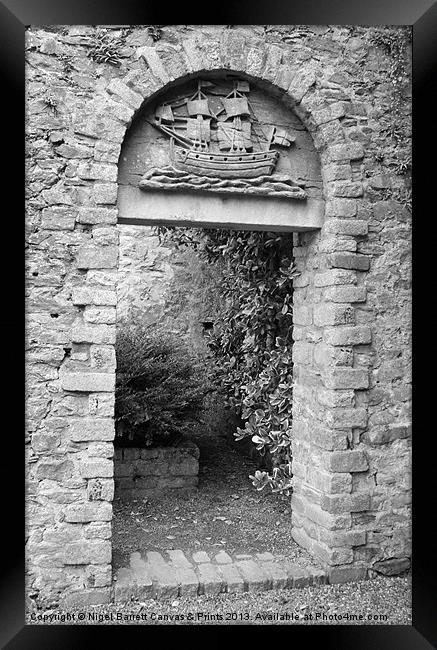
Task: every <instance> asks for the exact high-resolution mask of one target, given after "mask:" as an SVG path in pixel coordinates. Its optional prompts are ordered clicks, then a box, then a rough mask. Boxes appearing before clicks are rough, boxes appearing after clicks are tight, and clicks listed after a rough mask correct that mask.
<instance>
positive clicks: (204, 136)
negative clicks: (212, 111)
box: [186, 117, 211, 142]
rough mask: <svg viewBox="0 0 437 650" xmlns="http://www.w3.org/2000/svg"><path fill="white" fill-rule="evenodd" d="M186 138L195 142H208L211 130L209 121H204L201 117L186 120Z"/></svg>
mask: <svg viewBox="0 0 437 650" xmlns="http://www.w3.org/2000/svg"><path fill="white" fill-rule="evenodd" d="M186 133H187V137H188V138H190V139H191V140H194V141H197V142H210V141H211V129H210V120H204V119H203V118H202V117H200V119H199V118H197V119H194V118H188V119H187V131H186Z"/></svg>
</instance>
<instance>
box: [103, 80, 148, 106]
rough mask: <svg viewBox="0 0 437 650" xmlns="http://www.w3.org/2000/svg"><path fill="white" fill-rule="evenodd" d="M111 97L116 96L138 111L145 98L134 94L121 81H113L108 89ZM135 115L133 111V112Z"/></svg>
mask: <svg viewBox="0 0 437 650" xmlns="http://www.w3.org/2000/svg"><path fill="white" fill-rule="evenodd" d="M106 90H107V92H108V93H109V94H110V95H115V96H116V97H119V98H120V99H122V100H123V101H124V102H125V103H126V104H128V105H129V106H131V107H132V108H134V109H137V108H139V107H140V106H141V104H142V103H143V98H142V96H141V95H140V94H139V93H136V92H134V91H133V90H132V89H131V88H129V87H128V86H126V84H125V83H123V81H121V79H112V80H111V81H110V82H109V84H108V86H107V87H106ZM132 114H133V111H132Z"/></svg>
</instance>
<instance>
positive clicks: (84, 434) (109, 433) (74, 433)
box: [69, 418, 115, 442]
mask: <svg viewBox="0 0 437 650" xmlns="http://www.w3.org/2000/svg"><path fill="white" fill-rule="evenodd" d="M69 433H70V437H71V440H73V441H74V442H85V441H87V440H110V441H111V440H113V439H114V435H115V429H114V420H112V419H109V418H108V419H91V418H81V419H77V420H72V421H70V427H69Z"/></svg>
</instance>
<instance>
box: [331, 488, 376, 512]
mask: <svg viewBox="0 0 437 650" xmlns="http://www.w3.org/2000/svg"><path fill="white" fill-rule="evenodd" d="M321 507H322V508H323V509H324V510H326V511H327V512H331V513H332V514H339V513H342V512H363V511H364V510H369V509H370V496H369V495H368V494H364V493H360V492H358V493H356V494H324V495H323V496H322V501H321Z"/></svg>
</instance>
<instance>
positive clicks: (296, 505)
mask: <svg viewBox="0 0 437 650" xmlns="http://www.w3.org/2000/svg"><path fill="white" fill-rule="evenodd" d="M146 49H147V50H148V51H147V53H146V54H144V56H145V58H146V60H147V62H148V64H149V66H150V68H151V69H152V70H153V72H154V74H156V75H157V74H161V76H163V67H164V66H163V64H162V63H161V62H160V61H159V60H158V58H157V57H156V53H155V52H153V51H152V50H153V48H146ZM273 51H274V50H273ZM267 56H269V55H267ZM221 72H228V73H229V72H231V73H235V74H238V75H240V76H242V77H243V78H246V79H248V80H249V81H251V82H252V83H254V84H256V85H257V86H259V87H261V88H262V89H263V90H264V91H265V92H266V93H271V94H273V95H274V96H277V97H278V96H279V97H281V98H282V99H283V101H285V103H286V105H287V106H288V107H289V108H290V110H294V111H295V113H296V114H297V116H298V117H299V118H300V120H301V121H302V123H303V125H304V127H305V128H306V129H307V130H308V131H309V132H310V134H311V135H312V137H313V141H314V143H315V147H316V149H317V151H318V152H319V154H320V159H321V167H322V177H323V179H324V187H323V190H324V196H325V199H326V207H327V211H326V220H325V224H324V227H323V228H322V230H321V231H318V232H309V233H305V234H299V235H295V242H294V246H295V248H294V250H295V256H296V257H295V260H296V265H297V267H298V269H299V271H300V273H301V275H300V277H299V278H298V279H297V280H296V281H295V290H294V325H295V327H294V379H295V389H294V405H293V473H294V492H293V497H292V506H293V515H292V526H293V528H292V534H293V536H294V538H295V540H296V541H297V542H298V543H299V544H300V545H302V546H303V547H304V548H305V549H307V550H308V551H309V552H310V553H311V554H313V555H314V556H315V557H316V558H317V559H318V560H319V561H321V562H322V563H324V564H325V565H326V566H327V567H328V568H329V569H330V571H331V573H332V575H333V579H335V580H337V579H338V580H343V579H355V578H359V577H363V576H364V575H365V574H366V570H367V566H366V564H365V562H363V561H362V560H361V558H360V557H359V559H358V560H357V561H356V560H355V557H354V546H355V545H358V546H360V545H362V544H363V543H364V542H365V533H363V532H362V531H358V532H356V531H355V530H354V527H353V523H352V518H351V513H352V512H356V508H357V509H358V511H362V510H366V509H367V507H368V505H369V503H368V499H367V500H366V498H365V497H364V496H363V495H357V496H355V495H353V494H352V477H353V472H358V471H360V472H364V471H366V469H367V460H366V457H365V455H364V454H363V452H362V451H360V450H358V449H354V447H353V446H354V443H353V441H351V436H352V430H353V429H355V430H357V429H356V427H361V428H364V427H365V426H366V424H367V415H366V409H365V407H363V406H360V405H359V403H358V401H357V400H356V396H355V393H356V391H357V390H359V391H363V390H365V389H366V388H367V387H368V385H369V384H368V382H369V379H368V371H367V369H366V368H362V369H360V368H354V367H352V358H353V347H354V346H357V345H360V346H362V345H367V344H369V343H370V340H371V333H370V329H369V327H367V326H360V325H357V324H356V321H355V318H354V307H353V304H352V303H354V302H356V301H362V300H364V299H365V295H366V290H365V286H364V285H363V278H362V276H363V272H364V271H366V268H367V266H366V264H367V262H368V260H367V259H366V258H365V257H364V256H357V255H355V250H356V238H357V237H361V236H363V235H365V233H366V230H367V226H366V224H365V223H364V222H363V221H362V220H357V219H356V213H357V208H356V198H357V197H358V196H359V195H360V191H361V190H360V187H359V185H360V183H359V182H356V183H355V185H356V187H355V186H354V185H353V183H350V182H349V175H348V173H347V171H348V167H349V168H350V166H351V163H352V162H354V161H359V160H360V159H361V158H362V157H363V155H364V151H363V148H362V146H361V145H360V144H357V143H354V142H350V141H349V142H348V141H347V139H346V136H345V133H344V131H343V129H342V128H341V124H340V121H339V119H340V118H341V117H342V115H343V114H344V111H343V110H342V105H341V103H340V104H339V103H338V102H335V101H332V100H331V101H329V100H328V99H327V98H326V97H325V96H324V95H323V94H320V93H318V91H317V89H316V88H314V85H315V81H316V77H315V74H314V72H310V73H308V72H306V71H303V72H302V71H300V72H297V73H296V75H295V76H294V77H293V78H292V79H291V81H290V79H289V78H288V77H282V78H281V80H277V81H276V82H275V80H272V78H271V75H270V76H269V75H267V74H263V73H262V72H259V73H258V74H257V75H255V74H253V68H252V67H251V66H250V65H249V64H247V63H246V65H239V66H238V67H237V66H234V67H232V68H224V67H223V65H222V64H221V63H215V64H212V65H209V66H208V65H205V64H203V65H201V66H199V67H198V68H197V69H195V70H194V69H192V70H190V71H189V72H188V73H187V74H185V75H183V76H180V77H178V78H176V79H167V78H165V79H166V83H163V84H162V86H160V87H158V88H156V87H155V88H154V89H153V92H149V93H148V94H146V93H144V92H143V93H142V92H140V90H141V88H140V86H138V85H137V82H135V81H133V79H132V77H131V76H129V75H127V77H126V78H125V80H121V81H120V80H117V81H113V82H111V83H110V84H109V85H108V87H107V89H106V91H107V93H108V96H109V97H110V98H114V97H116V98H117V100H118V101H120V102H123V103H124V105H125V107H126V109H127V110H128V113H129V114H130V120H129V121H128V122H127V125H126V128H128V126H129V125H130V124H131V123H132V120H133V119H134V118H135V115H136V114H137V113H138V111H139V110H140V109H141V108H142V107H143V106H144V105H145V104H146V103H147V102H148V101H150V100H151V99H153V98H155V97H156V96H157V94H160V93H161V92H162V93H165V92H166V91H167V90H168V89H169V88H171V87H172V86H173V87H174V86H175V85H177V84H178V83H182V82H185V81H187V80H189V79H191V78H196V77H198V76H201V75H202V74H204V75H208V74H220V73H221ZM280 72H283V71H280ZM278 75H279V73H277V74H276V75H275V79H277V78H278ZM310 91H311V92H310ZM327 124H328V125H330V126H331V128H328V129H326V128H323V127H324V125H327ZM121 140H122V138H121V137H120V147H121ZM358 165H359V163H358ZM349 186H351V187H349ZM343 188H346V189H343ZM347 192H352V195H350V194H348V193H347ZM351 197H352V198H351ZM357 272H358V274H359V277H358V275H357ZM337 504H340V505H339V506H337Z"/></svg>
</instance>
